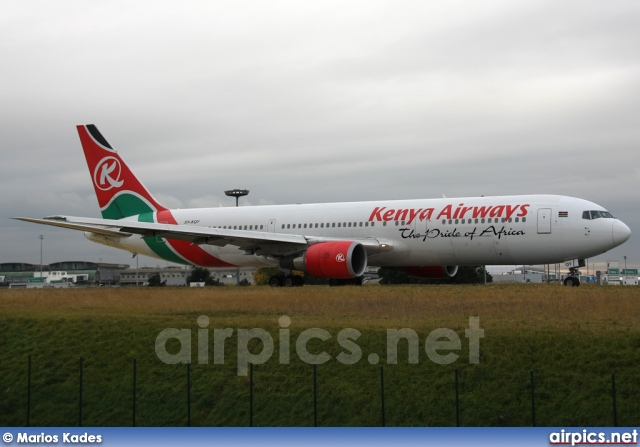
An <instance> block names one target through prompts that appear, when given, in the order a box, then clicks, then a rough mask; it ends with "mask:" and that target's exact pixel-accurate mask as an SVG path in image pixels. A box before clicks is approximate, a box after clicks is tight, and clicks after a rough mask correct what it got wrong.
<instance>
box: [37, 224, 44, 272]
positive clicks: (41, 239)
mask: <svg viewBox="0 0 640 447" xmlns="http://www.w3.org/2000/svg"><path fill="white" fill-rule="evenodd" d="M38 239H40V278H42V241H43V240H44V235H43V234H41V235H40V236H38Z"/></svg>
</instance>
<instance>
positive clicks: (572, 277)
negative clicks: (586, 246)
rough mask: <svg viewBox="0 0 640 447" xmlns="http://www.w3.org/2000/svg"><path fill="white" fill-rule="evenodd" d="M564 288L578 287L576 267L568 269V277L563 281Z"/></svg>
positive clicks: (578, 272) (578, 273)
mask: <svg viewBox="0 0 640 447" xmlns="http://www.w3.org/2000/svg"><path fill="white" fill-rule="evenodd" d="M563 283H564V285H565V286H573V287H578V286H579V285H580V271H579V270H578V268H577V267H570V268H569V276H567V277H566V278H565V279H564V282H563Z"/></svg>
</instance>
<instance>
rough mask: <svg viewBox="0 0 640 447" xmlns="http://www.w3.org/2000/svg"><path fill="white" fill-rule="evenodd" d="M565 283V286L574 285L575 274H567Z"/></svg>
mask: <svg viewBox="0 0 640 447" xmlns="http://www.w3.org/2000/svg"><path fill="white" fill-rule="evenodd" d="M564 285H565V286H573V276H567V277H566V278H565V279H564Z"/></svg>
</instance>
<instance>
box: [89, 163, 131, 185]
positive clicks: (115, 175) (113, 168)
mask: <svg viewBox="0 0 640 447" xmlns="http://www.w3.org/2000/svg"><path fill="white" fill-rule="evenodd" d="M121 175H122V166H121V165H120V160H118V159H117V158H115V157H111V156H109V157H104V158H103V159H102V160H100V162H99V163H98V164H97V165H96V169H95V170H94V171H93V183H94V184H95V185H96V188H98V189H100V190H102V191H109V190H110V189H113V188H120V187H121V186H122V185H123V184H124V180H121V179H120V176H121Z"/></svg>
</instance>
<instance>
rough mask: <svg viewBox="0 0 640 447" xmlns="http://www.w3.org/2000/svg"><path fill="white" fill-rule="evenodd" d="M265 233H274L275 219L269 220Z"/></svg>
mask: <svg viewBox="0 0 640 447" xmlns="http://www.w3.org/2000/svg"><path fill="white" fill-rule="evenodd" d="M267 231H268V232H269V233H275V232H276V220H275V219H269V224H268V225H267Z"/></svg>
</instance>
